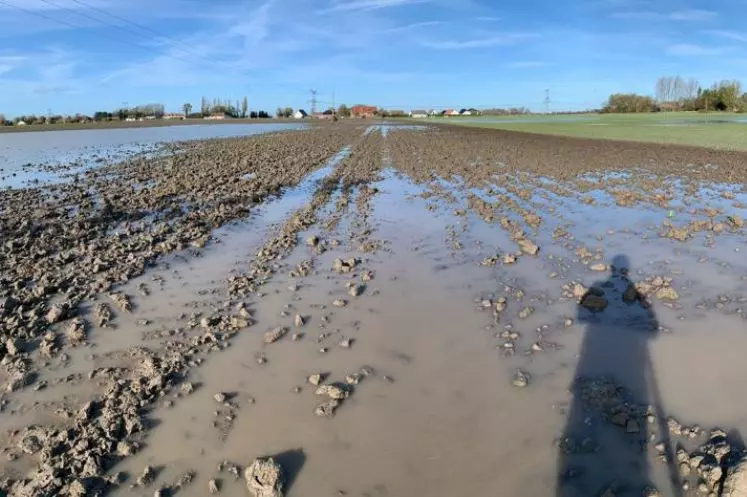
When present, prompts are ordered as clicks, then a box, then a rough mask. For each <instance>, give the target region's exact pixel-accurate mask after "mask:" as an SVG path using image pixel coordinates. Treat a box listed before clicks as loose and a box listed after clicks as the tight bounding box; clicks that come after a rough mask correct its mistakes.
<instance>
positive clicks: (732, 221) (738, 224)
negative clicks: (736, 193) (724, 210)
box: [726, 214, 744, 229]
mask: <svg viewBox="0 0 747 497" xmlns="http://www.w3.org/2000/svg"><path fill="white" fill-rule="evenodd" d="M726 221H727V222H728V224H729V227H730V228H731V229H738V228H742V227H743V226H744V220H743V219H742V218H741V217H740V216H738V215H736V214H733V215H731V216H726Z"/></svg>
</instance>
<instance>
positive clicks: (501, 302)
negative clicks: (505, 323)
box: [495, 297, 508, 314]
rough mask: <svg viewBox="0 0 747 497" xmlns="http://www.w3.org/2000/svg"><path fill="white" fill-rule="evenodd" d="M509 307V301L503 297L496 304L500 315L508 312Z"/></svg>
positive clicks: (496, 309)
mask: <svg viewBox="0 0 747 497" xmlns="http://www.w3.org/2000/svg"><path fill="white" fill-rule="evenodd" d="M507 306H508V301H507V300H506V298H505V297H501V298H499V299H498V300H497V301H496V302H495V312H496V313H498V314H500V313H501V312H503V311H505V310H506V307H507Z"/></svg>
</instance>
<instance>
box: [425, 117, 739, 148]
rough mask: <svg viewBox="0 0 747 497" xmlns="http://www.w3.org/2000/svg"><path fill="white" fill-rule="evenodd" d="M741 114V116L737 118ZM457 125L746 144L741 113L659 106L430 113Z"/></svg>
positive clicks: (713, 144) (701, 143)
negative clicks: (620, 110)
mask: <svg viewBox="0 0 747 497" xmlns="http://www.w3.org/2000/svg"><path fill="white" fill-rule="evenodd" d="M739 120H742V121H743V122H739ZM428 122H443V123H449V124H457V125H460V126H476V127H481V128H495V129H505V130H511V131H525V132H531V133H543V134H551V135H565V136H576V137H582V138H601V139H610V140H628V141H642V142H655V143H673V144H680V145H694V146H700V147H709V148H718V149H726V150H747V114H728V113H715V112H713V113H708V114H703V113H694V112H666V113H665V112H661V113H655V114H577V115H549V116H547V115H528V116H480V117H472V116H469V117H453V118H433V119H429V120H428Z"/></svg>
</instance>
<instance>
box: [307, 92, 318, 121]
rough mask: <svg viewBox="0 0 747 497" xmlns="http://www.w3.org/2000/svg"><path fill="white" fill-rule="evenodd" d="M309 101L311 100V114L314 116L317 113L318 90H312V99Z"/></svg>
mask: <svg viewBox="0 0 747 497" xmlns="http://www.w3.org/2000/svg"><path fill="white" fill-rule="evenodd" d="M309 102H311V115H312V116H313V115H314V114H316V103H317V100H316V90H313V89H312V90H311V100H309Z"/></svg>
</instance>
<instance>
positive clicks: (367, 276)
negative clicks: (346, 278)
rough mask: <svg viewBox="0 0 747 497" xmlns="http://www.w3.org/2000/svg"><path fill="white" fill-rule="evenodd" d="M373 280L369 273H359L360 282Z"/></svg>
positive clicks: (371, 274)
mask: <svg viewBox="0 0 747 497" xmlns="http://www.w3.org/2000/svg"><path fill="white" fill-rule="evenodd" d="M373 278H374V275H373V273H372V272H371V271H363V272H362V273H361V281H371V280H372V279H373Z"/></svg>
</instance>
